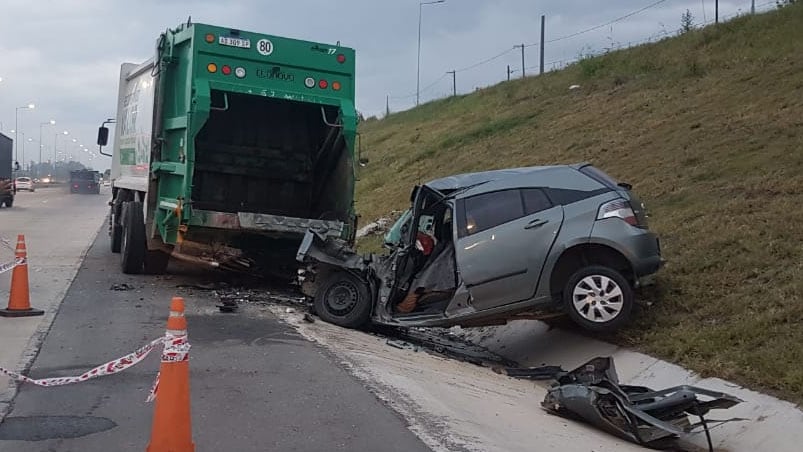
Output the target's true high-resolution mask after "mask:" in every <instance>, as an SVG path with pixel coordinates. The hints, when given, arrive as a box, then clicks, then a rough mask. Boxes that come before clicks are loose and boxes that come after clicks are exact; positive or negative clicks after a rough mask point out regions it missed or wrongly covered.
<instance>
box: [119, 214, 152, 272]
mask: <svg viewBox="0 0 803 452" xmlns="http://www.w3.org/2000/svg"><path fill="white" fill-rule="evenodd" d="M122 210H123V215H122V220H123V233H122V244H121V246H120V253H121V254H122V259H121V264H122V265H121V266H122V270H123V273H125V274H129V275H133V274H138V273H142V267H143V265H144V264H145V251H146V246H147V244H146V242H145V219H144V217H143V214H142V203H141V202H139V201H129V202H126V203H125V204H123V209H122Z"/></svg>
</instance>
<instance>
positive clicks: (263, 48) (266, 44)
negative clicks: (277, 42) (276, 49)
mask: <svg viewBox="0 0 803 452" xmlns="http://www.w3.org/2000/svg"><path fill="white" fill-rule="evenodd" d="M257 51H258V52H259V53H260V54H262V55H265V56H267V55H270V54H271V53H273V43H272V42H270V40H269V39H260V40H259V42H257Z"/></svg>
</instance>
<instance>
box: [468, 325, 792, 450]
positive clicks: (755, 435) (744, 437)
mask: <svg viewBox="0 0 803 452" xmlns="http://www.w3.org/2000/svg"><path fill="white" fill-rule="evenodd" d="M453 331H454V332H455V333H457V334H459V335H461V336H463V337H465V338H467V339H469V340H471V341H472V342H475V343H478V344H480V345H483V346H485V347H487V348H488V349H489V350H491V351H493V352H495V353H498V354H500V355H502V356H504V357H506V358H508V359H512V360H515V361H517V362H519V363H521V364H523V365H527V366H533V367H535V366H541V365H544V364H549V365H560V366H562V367H563V368H564V369H566V370H571V369H574V368H576V367H577V366H579V365H581V364H583V363H585V362H586V361H588V360H589V359H591V358H594V357H596V356H612V357H613V359H614V361H615V363H616V371H617V373H618V374H619V379H620V381H621V383H623V384H631V385H640V386H648V387H651V388H653V389H663V388H668V387H671V386H678V385H683V384H688V385H694V386H699V387H702V388H706V389H711V390H714V391H721V392H726V393H728V394H731V395H734V396H736V397H739V398H740V399H742V400H744V403H740V404H738V405H736V406H735V407H733V408H730V409H728V410H713V411H712V412H711V414H710V415H709V417H710V418H711V419H730V418H734V417H738V418H745V419H747V420H746V421H740V422H732V423H727V424H723V425H720V426H718V427H715V428H714V429H712V430H711V432H712V439H713V441H714V447H715V448H716V449H717V450H727V451H750V452H753V451H759V450H761V451H792V450H801V447H803V446H801V444H803V411H801V410H800V407H799V406H796V405H794V404H792V403H789V402H786V401H783V400H780V399H777V398H775V397H772V396H768V395H766V394H762V393H759V392H756V391H751V390H749V389H745V388H743V387H741V386H739V385H737V384H735V383H731V382H728V381H725V380H722V379H719V378H702V377H700V376H699V375H697V374H695V373H694V372H691V371H689V370H687V369H684V368H683V367H680V366H677V365H675V364H672V363H669V362H666V361H662V360H660V359H657V358H653V357H651V356H649V355H645V354H643V353H638V352H634V351H631V350H627V349H625V348H622V347H618V346H615V345H612V344H608V343H606V342H602V341H598V340H594V339H590V338H587V337H583V336H580V335H578V334H575V333H572V332H570V331H564V330H556V329H553V330H549V328H548V327H547V325H545V324H544V323H542V322H537V321H532V320H518V321H514V322H511V323H509V324H507V325H504V326H498V327H485V328H474V329H462V330H461V329H460V328H454V329H453ZM790 365H793V364H792V363H790ZM689 440H690V442H691V443H692V444H694V445H695V446H698V447H700V448H703V449H704V450H705V449H707V444H706V440H705V436H704V435H703V434H698V435H693V436H691V437H690V438H689Z"/></svg>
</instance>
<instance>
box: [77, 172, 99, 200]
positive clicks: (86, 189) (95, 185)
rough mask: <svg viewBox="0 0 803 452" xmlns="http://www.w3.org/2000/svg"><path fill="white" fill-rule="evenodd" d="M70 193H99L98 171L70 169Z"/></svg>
mask: <svg viewBox="0 0 803 452" xmlns="http://www.w3.org/2000/svg"><path fill="white" fill-rule="evenodd" d="M70 193H94V194H96V195H99V194H100V173H99V172H98V171H92V170H86V169H84V170H77V171H70Z"/></svg>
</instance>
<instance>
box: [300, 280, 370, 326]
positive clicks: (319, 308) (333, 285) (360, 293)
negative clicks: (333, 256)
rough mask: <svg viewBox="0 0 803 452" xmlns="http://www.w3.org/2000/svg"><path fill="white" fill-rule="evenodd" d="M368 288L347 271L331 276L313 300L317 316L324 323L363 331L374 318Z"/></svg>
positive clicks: (319, 287) (319, 288)
mask: <svg viewBox="0 0 803 452" xmlns="http://www.w3.org/2000/svg"><path fill="white" fill-rule="evenodd" d="M372 304H373V303H372V301H371V296H370V294H369V292H368V286H367V285H366V284H365V283H364V282H363V281H360V280H359V279H357V278H356V277H354V276H353V275H351V274H350V273H346V272H343V271H338V272H334V273H331V274H329V275H328V277H327V278H326V279H325V280H324V281H323V283H322V284H321V285H320V286H318V290H317V291H316V292H315V297H314V299H313V306H314V308H315V313H316V314H318V317H320V318H321V319H322V320H323V321H325V322H329V323H333V324H335V325H338V326H342V327H346V328H359V327H361V326H363V325H365V324H366V323H368V321H369V320H370V318H371V308H372V307H373V306H372Z"/></svg>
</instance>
